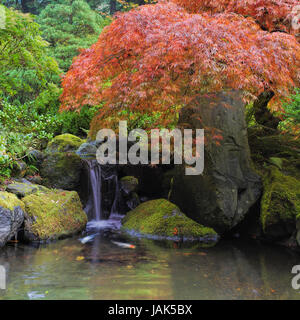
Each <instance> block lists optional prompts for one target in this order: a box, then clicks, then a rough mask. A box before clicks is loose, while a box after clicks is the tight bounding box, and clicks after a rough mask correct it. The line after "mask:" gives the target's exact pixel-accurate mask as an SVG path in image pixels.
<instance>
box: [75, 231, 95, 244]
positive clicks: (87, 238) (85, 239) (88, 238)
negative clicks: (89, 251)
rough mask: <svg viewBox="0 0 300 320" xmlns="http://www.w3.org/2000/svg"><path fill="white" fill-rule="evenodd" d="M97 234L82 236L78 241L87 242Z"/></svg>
mask: <svg viewBox="0 0 300 320" xmlns="http://www.w3.org/2000/svg"><path fill="white" fill-rule="evenodd" d="M97 235H98V234H97V233H96V234H92V235H90V236H87V237H84V238H82V239H79V241H80V242H81V243H82V244H85V243H88V242H90V241H92V240H93V239H94V238H95V237H96V236H97Z"/></svg>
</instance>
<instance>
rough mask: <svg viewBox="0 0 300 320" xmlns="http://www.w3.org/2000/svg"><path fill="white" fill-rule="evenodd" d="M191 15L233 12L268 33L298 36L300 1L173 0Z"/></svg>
mask: <svg viewBox="0 0 300 320" xmlns="http://www.w3.org/2000/svg"><path fill="white" fill-rule="evenodd" d="M171 1H172V2H175V3H177V4H179V5H180V6H182V7H183V8H185V9H186V10H187V11H188V12H190V13H200V12H209V13H211V14H215V13H225V12H227V13H228V12H233V13H237V14H241V15H243V16H245V17H252V18H254V19H255V21H256V22H257V23H258V24H259V25H260V26H261V27H262V28H263V29H264V30H268V31H276V30H277V31H284V32H287V33H290V34H294V35H296V34H297V33H298V32H299V29H298V28H293V19H295V18H296V16H297V15H299V14H300V9H299V7H298V8H297V6H299V5H300V3H299V0H239V1H237V0H171Z"/></svg>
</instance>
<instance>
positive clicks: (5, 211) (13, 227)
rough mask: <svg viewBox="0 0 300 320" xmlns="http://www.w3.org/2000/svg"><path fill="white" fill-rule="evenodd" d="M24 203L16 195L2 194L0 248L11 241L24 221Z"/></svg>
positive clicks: (0, 202) (0, 204)
mask: <svg viewBox="0 0 300 320" xmlns="http://www.w3.org/2000/svg"><path fill="white" fill-rule="evenodd" d="M24 210H25V205H24V203H23V202H22V201H21V200H19V199H18V198H17V197H16V196H15V195H14V194H12V193H8V192H0V247H1V246H3V245H5V243H6V242H7V241H8V240H10V239H11V238H12V237H13V236H14V235H15V234H16V233H17V231H18V229H19V228H20V226H21V225H22V223H23V221H24Z"/></svg>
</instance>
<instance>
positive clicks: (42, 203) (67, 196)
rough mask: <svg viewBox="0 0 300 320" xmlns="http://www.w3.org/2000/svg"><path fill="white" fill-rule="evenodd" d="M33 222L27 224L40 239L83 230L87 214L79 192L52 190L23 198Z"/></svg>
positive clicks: (55, 237) (59, 236)
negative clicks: (83, 208)
mask: <svg viewBox="0 0 300 320" xmlns="http://www.w3.org/2000/svg"><path fill="white" fill-rule="evenodd" d="M23 202H24V204H25V210H26V214H27V216H28V220H29V221H31V224H30V225H28V224H27V226H26V228H28V229H29V231H30V232H32V233H33V234H34V236H35V237H37V238H38V239H41V240H43V239H57V238H61V237H64V236H68V235H72V234H74V233H76V232H78V231H80V230H82V229H83V228H84V227H85V225H86V223H87V216H86V214H85V212H84V211H83V210H82V206H81V202H80V199H79V196H78V194H77V192H74V191H71V192H69V191H60V190H51V191H50V192H47V193H42V192H40V193H38V194H31V195H29V196H26V197H25V198H24V199H23Z"/></svg>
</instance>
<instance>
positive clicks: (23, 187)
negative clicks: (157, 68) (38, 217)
mask: <svg viewBox="0 0 300 320" xmlns="http://www.w3.org/2000/svg"><path fill="white" fill-rule="evenodd" d="M44 189H46V188H45V187H43V186H40V185H37V184H32V183H30V182H27V183H25V182H13V183H11V184H9V185H8V186H7V187H6V191H8V192H10V193H13V194H15V195H16V196H17V197H19V198H23V197H25V196H27V195H29V194H32V193H36V192H38V191H42V190H44Z"/></svg>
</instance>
